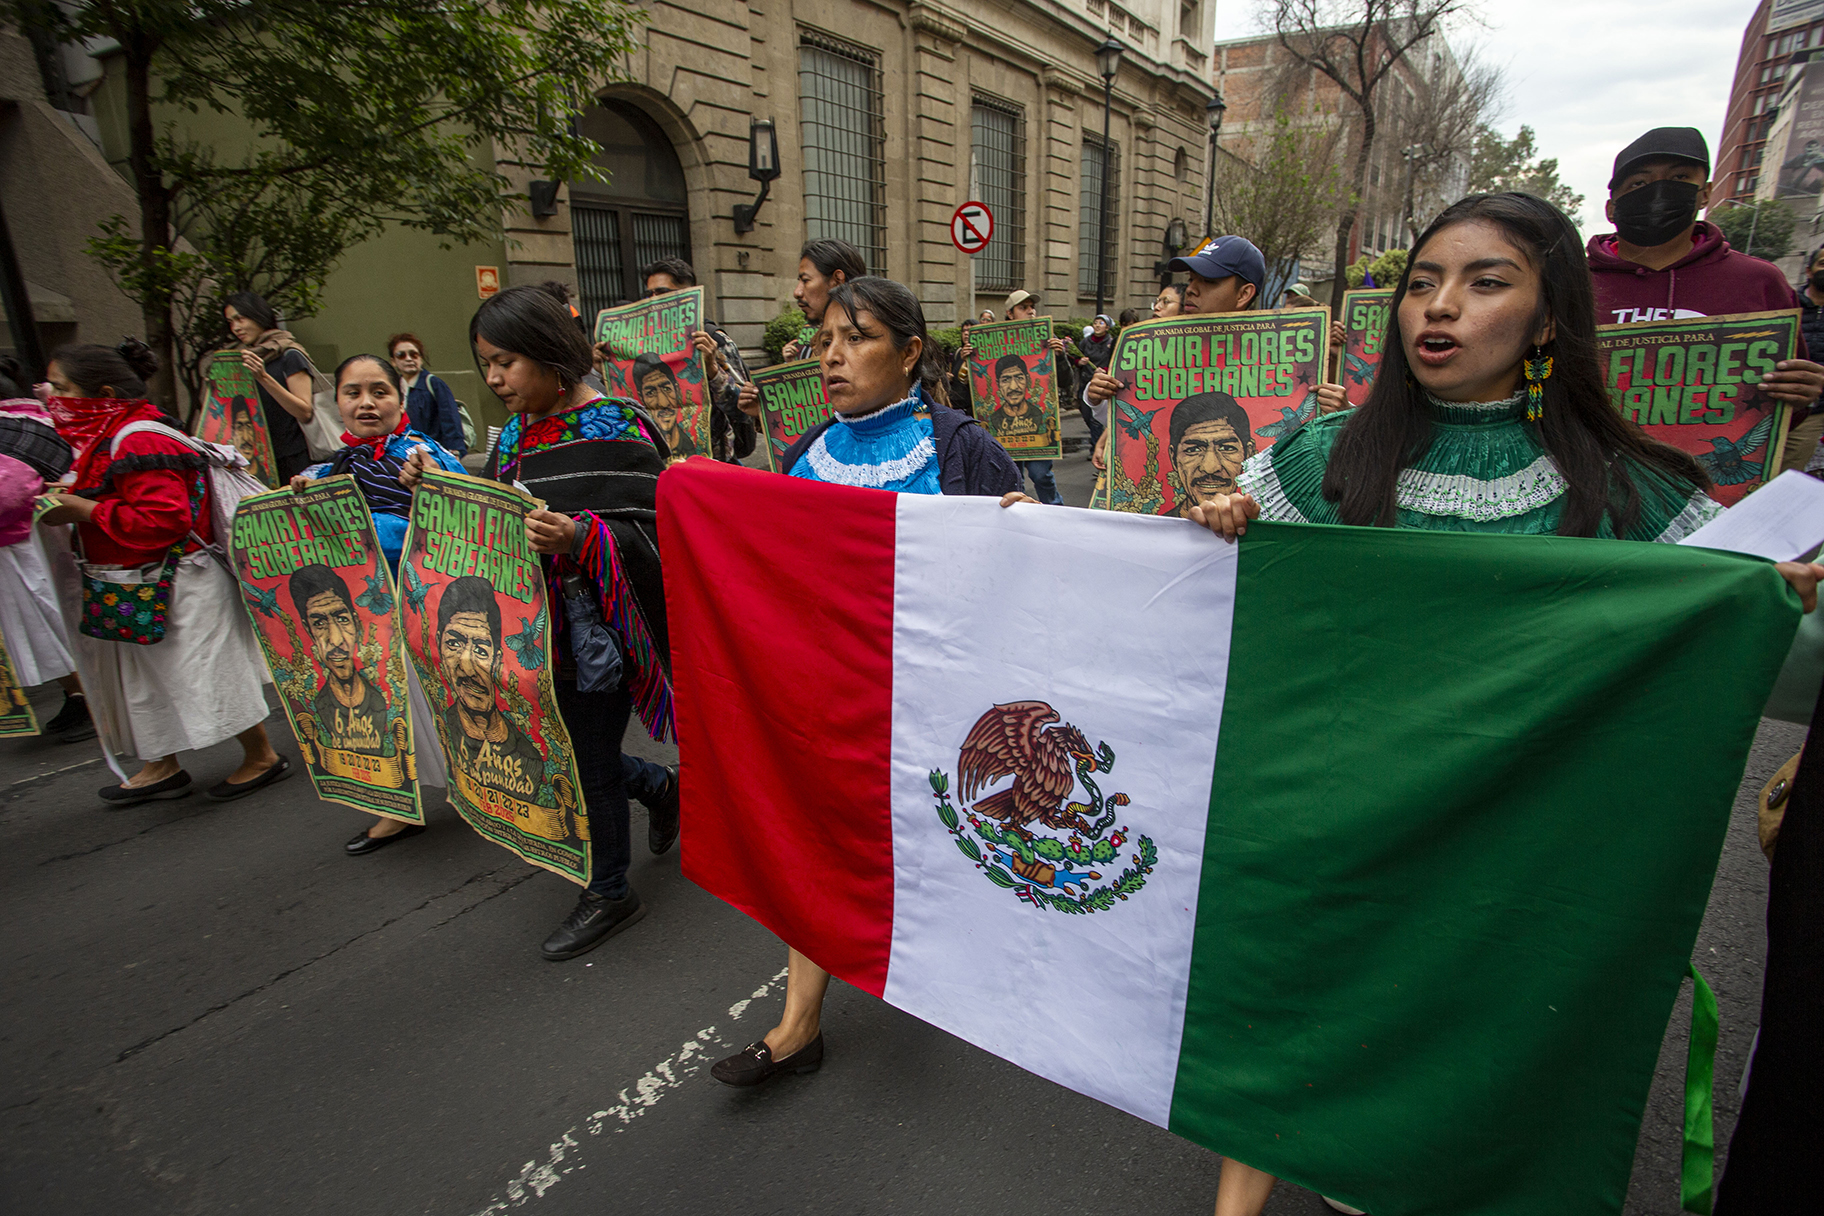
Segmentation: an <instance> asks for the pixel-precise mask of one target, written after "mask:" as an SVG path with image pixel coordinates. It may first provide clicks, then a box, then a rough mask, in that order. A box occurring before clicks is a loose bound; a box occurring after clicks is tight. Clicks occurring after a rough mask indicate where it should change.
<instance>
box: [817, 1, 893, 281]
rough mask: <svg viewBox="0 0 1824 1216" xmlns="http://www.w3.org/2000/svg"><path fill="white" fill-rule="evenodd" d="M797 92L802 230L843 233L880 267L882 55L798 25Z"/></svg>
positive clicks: (872, 266) (883, 232) (873, 267)
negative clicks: (800, 33)
mask: <svg viewBox="0 0 1824 1216" xmlns="http://www.w3.org/2000/svg"><path fill="white" fill-rule="evenodd" d="M798 96H799V105H800V107H801V109H800V127H801V132H802V140H803V145H804V148H803V153H804V224H805V232H806V235H807V236H809V237H810V238H811V239H812V240H818V239H824V238H835V239H837V240H843V241H847V242H849V244H851V245H853V246H855V247H856V248H857V249H859V250H861V253H862V256H863V257H865V258H866V259H867V263H868V269H869V270H870V271H872V272H873V273H874V274H885V273H886V272H887V248H886V245H887V222H886V221H887V217H886V193H887V159H886V125H885V120H884V119H883V117H882V113H883V103H884V92H883V88H882V84H881V75H880V58H879V56H878V55H876V54H874V53H873V52H872V51H868V50H866V49H864V48H862V47H858V46H855V45H853V44H851V43H847V42H844V41H842V40H841V39H838V38H832V37H830V36H829V35H827V34H818V33H812V32H810V31H808V30H807V31H804V32H803V33H802V36H801V39H800V41H799V45H798Z"/></svg>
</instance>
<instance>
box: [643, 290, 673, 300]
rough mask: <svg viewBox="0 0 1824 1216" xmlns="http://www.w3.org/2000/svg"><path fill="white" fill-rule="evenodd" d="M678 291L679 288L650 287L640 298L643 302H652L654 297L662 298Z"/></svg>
mask: <svg viewBox="0 0 1824 1216" xmlns="http://www.w3.org/2000/svg"><path fill="white" fill-rule="evenodd" d="M676 290H677V288H675V287H648V288H647V289H646V290H645V291H644V292H643V293H641V295H640V298H641V299H642V300H650V299H652V297H654V296H662V295H664V294H665V293H666V292H668V291H676Z"/></svg>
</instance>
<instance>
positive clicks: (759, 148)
mask: <svg viewBox="0 0 1824 1216" xmlns="http://www.w3.org/2000/svg"><path fill="white" fill-rule="evenodd" d="M747 175H748V176H749V177H750V178H752V179H753V180H755V181H757V182H759V183H760V193H759V195H758V196H757V197H756V198H755V199H754V201H753V202H751V203H736V204H735V232H736V234H737V235H739V234H742V233H747V232H752V231H753V230H754V217H755V216H756V215H758V214H760V205H761V204H762V203H764V202H766V192H767V191H768V190H769V189H771V188H772V185H773V182H774V181H776V180H777V179H778V177H779V132H778V131H776V130H774V129H773V120H772V119H770V118H754V119H749V120H748V124H747Z"/></svg>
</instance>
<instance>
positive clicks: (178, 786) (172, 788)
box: [97, 768, 193, 809]
mask: <svg viewBox="0 0 1824 1216" xmlns="http://www.w3.org/2000/svg"><path fill="white" fill-rule="evenodd" d="M192 788H193V787H192V786H191V784H190V774H189V773H186V772H185V771H184V770H183V769H181V768H180V769H178V770H177V771H176V772H175V773H173V774H171V775H170V776H169V777H166V778H165V779H164V780H163V781H154V782H153V783H152V784H151V785H142V786H138V787H130V786H125V785H108V786H103V787H102V788H101V789H100V790H98V791H97V792H98V793H99V794H100V795H101V797H102V799H103V800H104V801H105V802H107V804H108V805H109V806H111V807H114V808H116V809H119V808H122V807H129V806H138V805H139V804H140V803H142V802H152V801H154V800H156V799H161V798H187V797H189V796H190V791H191V789H192Z"/></svg>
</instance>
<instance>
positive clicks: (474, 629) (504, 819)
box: [399, 471, 589, 883]
mask: <svg viewBox="0 0 1824 1216" xmlns="http://www.w3.org/2000/svg"><path fill="white" fill-rule="evenodd" d="M536 506H537V504H536V503H535V502H534V500H532V499H531V498H529V497H528V496H527V495H525V494H523V493H521V492H518V491H516V490H514V489H512V488H511V487H508V486H503V485H500V484H499V483H497V482H492V481H485V480H482V479H480V478H475V477H466V476H463V475H461V474H456V473H445V472H441V471H434V472H428V473H426V474H425V476H424V479H423V480H422V481H421V482H420V483H419V486H418V490H417V492H416V494H414V495H413V498H412V525H411V530H410V531H409V532H408V533H407V535H406V541H405V550H404V553H403V554H402V555H401V557H400V561H399V580H400V600H401V604H402V613H401V617H402V619H403V622H404V631H405V637H406V644H407V646H408V647H409V649H410V651H411V654H412V658H413V661H414V662H415V664H416V667H417V671H418V676H419V680H420V682H421V683H422V684H423V686H424V690H425V694H426V695H427V696H428V697H429V698H430V702H431V709H432V711H433V716H434V717H435V719H436V722H437V728H438V735H439V738H440V741H441V742H442V745H443V753H444V759H445V761H446V762H447V764H448V767H449V773H450V784H449V791H450V801H451V802H452V803H454V804H455V806H456V809H457V811H458V812H459V813H460V814H461V815H462V817H463V819H464V820H466V821H467V822H468V823H469V825H470V826H471V827H473V828H474V829H475V830H476V831H478V832H480V833H481V834H482V835H483V836H486V837H487V838H488V839H490V840H492V841H494V842H495V843H496V844H499V845H501V846H502V847H503V848H506V849H508V850H510V851H512V852H513V853H515V854H516V855H518V856H520V857H522V858H524V859H525V860H526V861H529V862H531V863H532V864H533V865H537V866H543V867H544V868H546V869H549V870H553V871H556V872H557V873H559V874H562V875H564V876H565V877H566V878H569V879H570V880H571V881H572V882H577V883H587V882H588V881H589V833H588V818H587V815H586V813H585V811H584V809H583V806H582V800H581V798H580V796H579V791H578V788H577V778H576V763H575V759H574V756H573V753H572V750H571V745H570V736H569V732H568V731H567V730H566V729H565V727H564V720H563V717H562V715H561V714H560V713H559V712H558V708H557V698H556V694H555V691H554V689H553V687H552V681H551V628H550V613H549V612H548V611H547V608H546V603H545V575H544V570H543V567H542V566H541V564H540V561H539V556H538V554H537V553H535V552H533V551H532V548H531V546H530V544H529V543H528V541H527V538H526V515H527V513H528V512H530V511H532V510H535V509H536Z"/></svg>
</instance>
